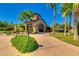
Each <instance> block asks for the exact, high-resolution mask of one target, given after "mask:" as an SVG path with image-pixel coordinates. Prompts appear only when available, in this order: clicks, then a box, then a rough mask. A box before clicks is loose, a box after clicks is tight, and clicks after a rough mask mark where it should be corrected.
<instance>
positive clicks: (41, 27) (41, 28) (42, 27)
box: [39, 24, 44, 32]
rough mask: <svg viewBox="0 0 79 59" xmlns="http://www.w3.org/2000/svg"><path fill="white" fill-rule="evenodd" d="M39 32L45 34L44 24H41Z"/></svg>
mask: <svg viewBox="0 0 79 59" xmlns="http://www.w3.org/2000/svg"><path fill="white" fill-rule="evenodd" d="M39 32H44V25H43V24H39Z"/></svg>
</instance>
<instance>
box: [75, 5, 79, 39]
mask: <svg viewBox="0 0 79 59" xmlns="http://www.w3.org/2000/svg"><path fill="white" fill-rule="evenodd" d="M78 6H79V5H78V4H74V39H75V40H78V13H79V11H78V10H79V7H78Z"/></svg>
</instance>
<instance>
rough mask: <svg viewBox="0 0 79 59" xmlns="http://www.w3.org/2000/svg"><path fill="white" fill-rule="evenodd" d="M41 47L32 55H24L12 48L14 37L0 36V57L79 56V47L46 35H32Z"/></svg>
mask: <svg viewBox="0 0 79 59" xmlns="http://www.w3.org/2000/svg"><path fill="white" fill-rule="evenodd" d="M30 36H32V37H34V38H35V39H36V40H37V42H38V43H39V45H40V47H39V48H38V49H37V50H36V51H34V52H31V53H25V54H22V53H20V52H19V51H17V50H16V49H15V48H14V47H12V45H11V43H10V40H11V38H12V37H14V36H6V35H0V55H3V56H11V55H13V56H75V55H79V47H77V46H74V45H71V44H68V43H65V42H63V41H60V40H58V39H56V38H54V37H52V36H51V35H50V34H49V33H46V34H31V35H30Z"/></svg>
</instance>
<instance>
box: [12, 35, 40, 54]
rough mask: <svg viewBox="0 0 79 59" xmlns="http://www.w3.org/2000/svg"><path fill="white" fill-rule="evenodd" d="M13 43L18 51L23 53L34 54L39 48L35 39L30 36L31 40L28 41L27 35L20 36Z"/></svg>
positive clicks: (13, 39)
mask: <svg viewBox="0 0 79 59" xmlns="http://www.w3.org/2000/svg"><path fill="white" fill-rule="evenodd" d="M11 43H12V45H13V46H14V47H15V48H16V49H17V50H18V51H20V52H22V53H26V52H33V51H35V50H36V49H37V48H38V47H39V45H38V43H37V42H36V40H35V39H34V38H32V37H30V36H29V39H27V36H26V35H20V36H16V37H14V38H12V40H11Z"/></svg>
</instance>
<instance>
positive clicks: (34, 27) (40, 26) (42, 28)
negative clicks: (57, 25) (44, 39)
mask: <svg viewBox="0 0 79 59" xmlns="http://www.w3.org/2000/svg"><path fill="white" fill-rule="evenodd" d="M25 26H26V30H27V31H29V32H31V33H36V32H50V31H51V28H50V27H48V26H47V24H46V23H45V21H44V20H43V19H42V18H41V16H40V15H38V14H36V13H35V14H33V19H32V20H31V21H27V22H25Z"/></svg>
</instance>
